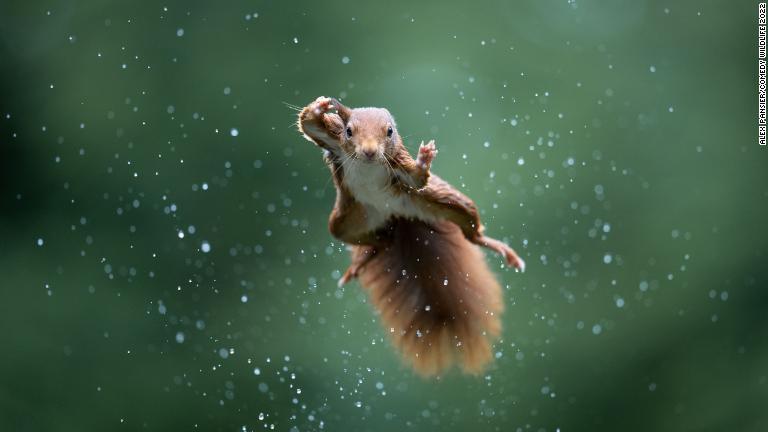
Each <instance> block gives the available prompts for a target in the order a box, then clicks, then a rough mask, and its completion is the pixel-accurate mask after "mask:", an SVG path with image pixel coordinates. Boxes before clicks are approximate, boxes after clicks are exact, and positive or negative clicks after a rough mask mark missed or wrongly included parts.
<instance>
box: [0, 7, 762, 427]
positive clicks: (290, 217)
mask: <svg viewBox="0 0 768 432" xmlns="http://www.w3.org/2000/svg"><path fill="white" fill-rule="evenodd" d="M756 11H757V5H756V3H752V2H744V1H740V2H725V1H719V2H716V1H706V0H705V1H682V2H672V1H666V2H665V1H637V0H635V1H629V0H621V1H614V2H598V1H586V0H576V1H566V0H559V1H525V2H509V1H488V2H433V3H427V2H418V3H416V2H400V3H398V2H354V1H324V2H319V1H312V2H268V1H261V0H257V1H253V0H249V1H236V2H210V1H208V2H202V1H169V2H165V3H157V2H149V1H141V2H133V1H122V2H108V1H101V2H75V1H29V2H22V1H20V0H4V1H2V2H0V79H1V81H0V116H1V117H0V209H1V210H0V244H1V245H2V246H1V247H0V273H1V274H2V276H0V325H1V326H2V327H1V328H2V352H1V353H0V430H3V431H41V430H47V431H83V430H186V431H191V430H201V431H209V430H210V431H240V430H247V431H251V430H264V429H272V428H274V430H278V431H312V430H329V431H400V430H419V431H422V430H440V431H464V430H470V429H471V430H478V431H479V430H483V431H485V430H488V431H547V432H555V431H558V430H559V431H562V432H568V431H596V430H607V431H612V430H624V431H649V430H657V431H659V430H668V431H710V430H711V431H715V430H727V431H765V430H768V414H766V411H765V409H766V407H767V406H768V382H767V381H768V293H767V292H766V281H767V280H768V267H767V266H766V253H767V252H768V249H767V246H768V235H766V234H768V232H767V231H768V230H766V224H767V223H768V221H767V220H766V214H768V174H766V163H767V162H768V154H766V150H768V149H765V148H760V147H759V146H758V144H757V128H756V120H755V119H756V113H757V108H756V105H757V100H756V99H757V94H756V82H757V81H756V80H757V78H756V71H757V66H756V57H757V54H756V52H757V28H756ZM320 95H326V96H336V97H341V98H343V99H344V100H345V101H346V103H348V104H349V105H351V106H370V105H374V106H385V107H387V108H389V109H390V110H391V111H392V112H393V113H394V114H395V116H396V118H397V120H398V124H399V128H400V131H401V133H402V134H403V135H404V136H405V137H406V144H407V146H408V147H409V148H410V149H411V150H412V151H413V150H414V148H415V147H416V146H417V145H418V142H419V141H420V140H422V139H430V138H434V139H435V140H436V141H437V144H438V147H439V149H440V154H439V156H438V158H437V159H436V161H435V165H434V170H435V171H436V172H437V173H439V174H440V175H441V176H443V177H444V178H446V179H447V180H449V181H451V182H452V183H453V184H455V185H456V186H459V187H460V188H461V189H462V190H464V191H465V192H467V193H468V194H469V195H470V196H471V197H473V198H474V199H475V200H476V201H477V203H478V205H479V207H480V208H481V209H482V211H483V217H484V218H485V221H486V224H487V226H488V232H489V233H490V234H491V235H493V236H496V237H500V238H503V239H505V240H506V241H508V242H509V243H510V244H511V245H513V246H514V247H515V248H516V249H517V250H518V251H519V252H521V254H522V255H523V257H524V258H525V259H526V260H527V262H528V271H527V272H526V273H525V274H522V275H520V274H516V273H514V272H512V271H509V270H507V269H504V268H502V267H501V260H500V259H499V258H498V257H495V256H488V262H489V263H490V264H491V265H492V266H493V268H494V269H495V270H496V271H497V273H498V275H499V277H500V278H501V279H502V281H503V283H504V285H505V286H506V289H505V293H504V295H505V301H506V306H507V311H506V313H505V315H504V317H503V322H504V334H503V339H501V340H500V341H498V343H497V344H496V345H495V353H496V357H497V360H496V361H495V364H494V365H493V367H492V368H491V369H489V370H488V372H487V373H486V374H484V375H483V376H480V377H469V376H463V375H461V374H460V373H459V372H457V371H453V372H452V373H450V374H447V375H445V376H444V377H442V378H441V379H439V380H424V379H421V378H419V377H417V376H415V375H414V374H413V373H412V372H411V371H410V370H409V369H407V368H404V367H403V366H402V365H401V363H400V361H399V359H398V357H397V355H396V353H394V352H393V350H392V349H391V348H390V346H389V344H388V342H387V339H386V335H385V334H384V332H383V331H382V329H381V327H380V325H379V323H378V320H377V318H376V316H375V315H374V314H373V313H372V310H371V307H370V305H369V304H368V303H367V301H366V296H365V294H364V293H363V292H362V291H361V290H360V287H359V286H358V285H357V284H352V285H349V286H347V287H346V288H344V289H338V288H337V287H336V280H337V279H338V277H339V274H340V271H342V270H343V269H344V268H345V267H346V265H347V263H348V257H347V254H346V252H345V250H344V248H343V245H341V244H339V243H338V242H335V241H334V240H333V239H332V238H331V237H330V235H329V233H328V231H327V227H326V220H327V216H328V213H329V211H330V209H331V206H332V202H333V198H334V189H333V185H332V184H331V183H330V181H329V175H328V171H327V169H326V168H325V167H324V165H323V163H322V161H321V156H320V152H319V151H318V150H317V149H316V148H314V147H313V146H312V145H311V144H310V143H308V142H306V141H304V140H303V138H301V137H300V136H299V134H298V133H297V132H296V130H295V127H294V125H293V122H294V120H295V116H296V113H295V112H294V110H292V109H291V108H290V106H292V105H296V106H303V105H305V104H307V103H308V102H310V101H311V100H313V99H314V98H315V97H317V96H320Z"/></svg>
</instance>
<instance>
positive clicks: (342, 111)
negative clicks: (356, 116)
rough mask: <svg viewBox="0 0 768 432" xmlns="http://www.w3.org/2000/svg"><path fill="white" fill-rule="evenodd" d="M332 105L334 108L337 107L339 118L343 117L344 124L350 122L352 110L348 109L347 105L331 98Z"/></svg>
mask: <svg viewBox="0 0 768 432" xmlns="http://www.w3.org/2000/svg"><path fill="white" fill-rule="evenodd" d="M331 103H332V104H333V106H334V107H336V112H338V113H339V117H341V119H342V120H344V123H346V122H348V121H349V117H350V116H351V115H352V110H351V109H350V108H349V107H347V106H346V105H343V104H342V103H341V102H339V101H338V99H335V98H331Z"/></svg>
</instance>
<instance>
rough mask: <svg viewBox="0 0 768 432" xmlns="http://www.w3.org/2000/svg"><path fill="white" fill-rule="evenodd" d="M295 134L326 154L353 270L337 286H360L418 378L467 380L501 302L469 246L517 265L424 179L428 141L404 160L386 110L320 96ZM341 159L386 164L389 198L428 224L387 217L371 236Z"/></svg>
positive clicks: (482, 356)
mask: <svg viewBox="0 0 768 432" xmlns="http://www.w3.org/2000/svg"><path fill="white" fill-rule="evenodd" d="M332 109H335V110H336V111H337V113H336V114H334V113H332V112H330V110H332ZM298 127H299V131H300V132H301V133H302V134H304V136H305V137H306V138H307V139H309V140H310V141H312V142H314V143H315V144H317V145H318V146H319V147H322V148H323V149H325V150H326V163H327V164H328V167H329V168H330V170H331V176H332V178H333V182H334V185H335V186H336V192H337V193H336V202H335V205H334V208H333V211H332V212H331V215H330V218H329V221H328V228H329V230H330V232H331V234H332V235H333V236H334V237H336V238H338V239H340V240H342V241H344V242H346V243H348V244H350V245H351V246H352V263H351V265H350V266H349V268H348V269H347V271H346V272H345V273H344V275H343V276H342V278H341V279H340V281H339V282H340V284H344V283H346V282H349V281H350V280H352V279H354V278H356V277H359V278H360V282H361V284H362V285H363V287H365V289H366V290H367V291H368V293H369V294H370V299H371V303H372V304H373V306H374V307H375V308H376V310H377V311H378V312H379V314H380V315H381V318H382V321H383V324H384V327H385V328H386V330H387V332H388V333H389V335H390V337H391V339H392V342H393V344H394V345H395V346H396V347H397V348H398V349H399V350H400V351H401V352H402V354H403V356H404V357H405V358H406V359H407V360H408V361H409V362H410V363H412V364H413V367H414V369H415V370H416V371H417V372H419V373H420V374H422V375H434V374H439V373H442V372H444V371H445V370H446V369H448V368H449V367H451V365H453V364H454V363H458V364H459V365H460V366H461V367H462V369H463V370H464V371H465V372H467V373H474V374H476V373H479V372H481V371H482V370H483V369H484V368H485V367H486V366H487V364H488V363H489V362H490V360H491V358H492V355H491V354H492V351H491V343H492V342H493V340H494V339H495V338H496V337H498V335H499V333H500V331H501V321H500V318H499V315H500V314H501V312H502V310H503V302H502V297H501V288H500V286H499V283H498V282H497V281H496V279H495V277H494V275H493V274H492V273H491V271H490V270H489V269H488V267H487V265H486V263H485V260H484V258H483V254H482V252H481V251H480V249H479V248H478V247H477V246H482V247H485V248H488V249H491V250H493V251H495V252H497V253H499V254H501V255H502V256H504V258H505V260H506V262H507V263H508V264H509V265H511V266H514V267H516V268H518V269H521V270H522V269H523V268H524V266H525V263H524V262H523V261H522V260H521V259H520V258H519V257H518V256H517V254H516V253H515V251H514V250H513V249H512V248H510V247H509V246H507V245H506V244H505V243H504V242H502V241H499V240H496V239H493V238H490V237H487V236H485V235H484V227H483V225H482V223H481V221H480V215H479V212H478V210H477V207H476V206H475V203H474V202H473V201H472V200H471V199H470V198H469V197H467V196H466V195H464V194H462V193H461V192H460V191H459V190H457V189H456V188H454V187H453V186H451V185H450V184H448V183H447V182H446V181H444V180H442V179H441V178H439V177H438V176H436V175H432V174H431V173H430V169H429V168H430V164H431V161H432V158H434V155H435V154H436V153H437V152H436V149H435V145H434V142H433V141H430V142H429V143H427V144H426V145H424V144H423V143H422V145H421V146H420V147H419V154H418V157H417V159H414V158H413V157H411V155H410V154H409V153H408V150H407V149H406V148H405V146H403V143H402V138H401V137H400V135H399V134H398V133H397V131H396V126H395V123H394V119H393V118H392V116H391V114H390V113H389V111H387V110H385V109H381V108H356V109H350V108H348V107H345V106H344V105H342V104H341V103H339V101H337V100H335V99H333V100H331V99H329V98H324V97H320V98H318V99H317V100H315V102H313V103H311V104H309V105H308V106H307V107H305V108H304V109H303V110H302V111H301V113H300V114H299V121H298ZM389 128H392V131H391V133H388V129H389ZM348 158H359V159H362V158H369V160H371V161H374V160H378V161H379V162H378V163H386V164H387V165H388V167H389V168H390V169H391V174H392V177H391V184H390V185H389V186H388V187H389V188H390V192H391V193H393V194H406V195H408V196H410V197H411V199H412V200H413V201H412V204H413V205H414V206H418V207H419V208H420V209H421V210H423V211H424V212H425V213H427V214H429V215H430V216H431V217H430V220H431V219H435V220H436V222H429V223H428V222H424V221H420V220H415V219H410V218H406V217H402V216H398V215H395V216H396V217H393V218H391V219H389V220H388V221H387V222H386V223H385V225H384V226H383V227H377V228H374V229H371V228H369V227H368V224H367V218H368V213H367V211H368V210H367V209H366V207H365V206H364V205H363V204H361V202H359V201H358V199H356V198H355V196H353V194H352V193H351V192H350V188H348V187H347V185H346V184H345V172H344V160H345V159H348ZM445 281H447V284H446V282H445ZM427 309H429V310H427Z"/></svg>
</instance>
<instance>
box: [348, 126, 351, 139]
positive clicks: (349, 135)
mask: <svg viewBox="0 0 768 432" xmlns="http://www.w3.org/2000/svg"><path fill="white" fill-rule="evenodd" d="M347 136H348V137H351V136H352V128H349V127H348V128H347Z"/></svg>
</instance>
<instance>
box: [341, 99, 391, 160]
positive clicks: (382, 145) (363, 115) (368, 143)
mask: <svg viewBox="0 0 768 432" xmlns="http://www.w3.org/2000/svg"><path fill="white" fill-rule="evenodd" d="M333 105H334V106H335V107H336V110H337V111H338V113H339V117H341V119H342V120H343V121H344V129H343V130H342V131H341V136H340V142H341V148H342V149H343V150H344V151H345V152H346V153H347V155H349V156H352V157H355V158H357V159H359V160H362V161H366V162H382V163H383V162H384V161H385V159H384V158H385V157H386V156H389V155H391V154H393V152H394V149H395V148H396V146H397V145H398V144H400V143H401V141H400V136H399V135H398V134H397V127H396V126H395V119H394V118H393V117H392V114H390V113H389V111H387V110H386V109H384V108H355V109H351V108H348V107H346V106H344V105H342V104H341V103H339V101H337V100H335V99H334V100H333Z"/></svg>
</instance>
